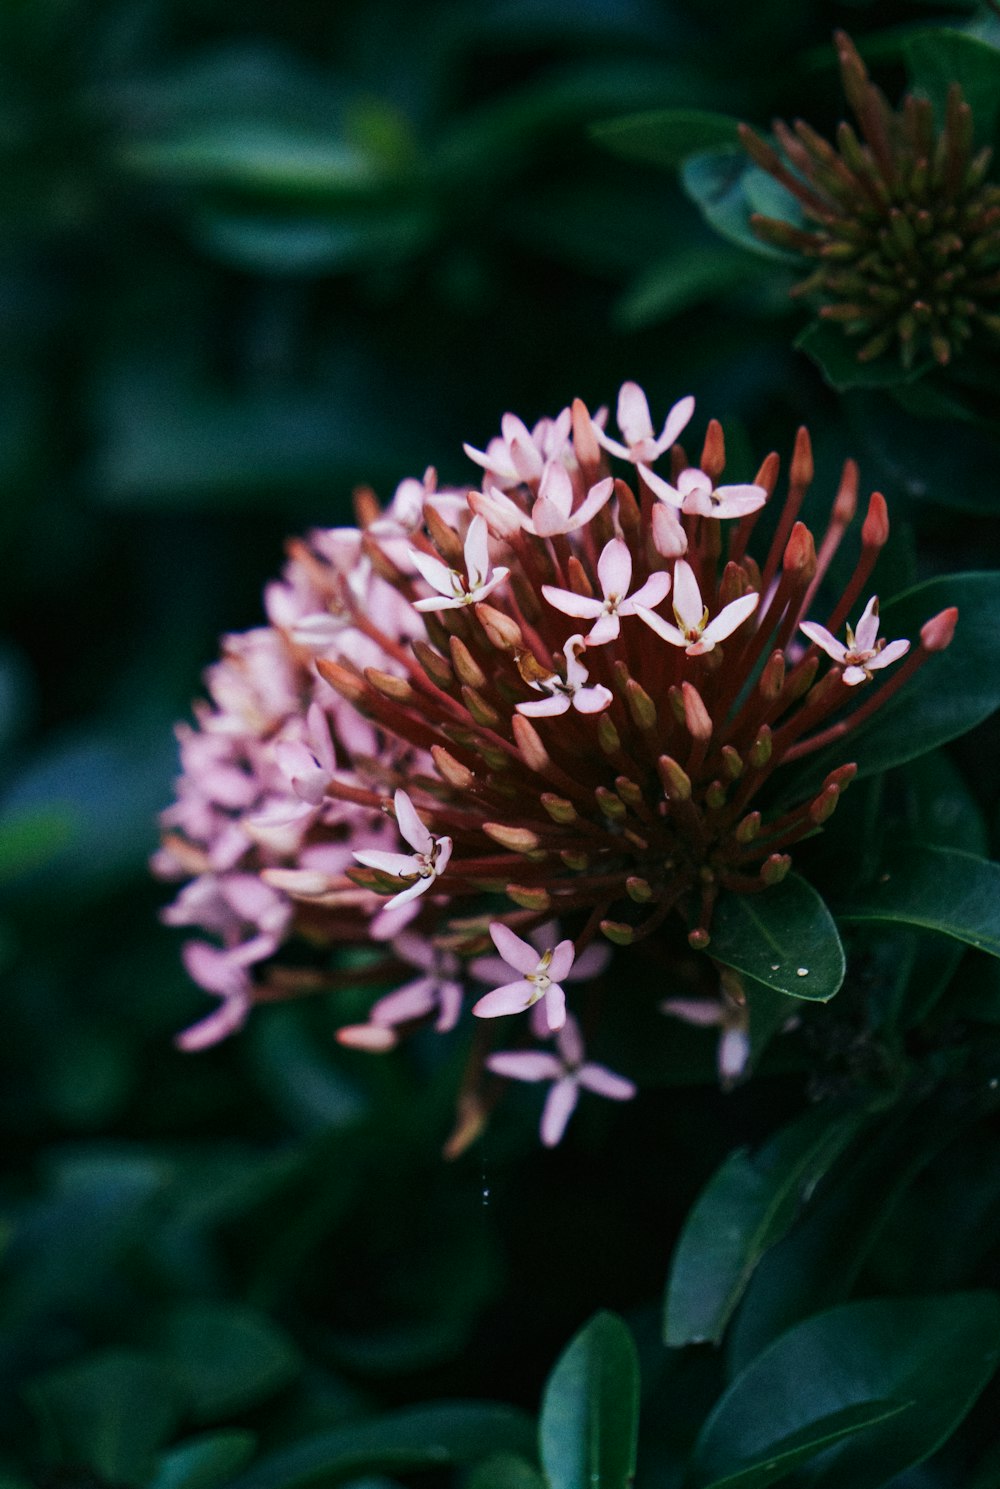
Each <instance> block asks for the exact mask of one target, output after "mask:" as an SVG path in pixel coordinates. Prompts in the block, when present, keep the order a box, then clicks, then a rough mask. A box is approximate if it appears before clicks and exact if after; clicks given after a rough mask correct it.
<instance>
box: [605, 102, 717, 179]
mask: <svg viewBox="0 0 1000 1489" xmlns="http://www.w3.org/2000/svg"><path fill="white" fill-rule="evenodd" d="M736 126H737V120H735V119H732V118H730V117H729V116H728V115H727V114H715V113H712V112H711V110H708V109H650V110H648V111H647V112H644V113H641V114H627V115H625V117H624V118H622V119H608V120H605V121H602V122H601V123H600V124H592V125H591V128H590V133H591V134H592V135H593V137H594V139H595V140H597V142H598V143H599V144H601V145H604V146H606V147H607V149H609V150H612V151H613V152H614V153H615V154H616V155H626V156H628V157H629V158H630V159H631V160H642V161H645V162H647V163H648V164H649V165H659V166H663V167H664V168H665V169H667V170H675V169H676V168H677V166H679V165H681V164H682V162H683V161H684V160H685V159H686V158H687V156H689V155H693V154H694V153H695V152H696V151H701V150H716V149H719V148H721V147H722V146H723V145H729V146H736V145H737V144H738V141H739V136H738V135H737V133H736Z"/></svg>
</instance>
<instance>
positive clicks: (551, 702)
mask: <svg viewBox="0 0 1000 1489" xmlns="http://www.w3.org/2000/svg"><path fill="white" fill-rule="evenodd" d="M584 650H586V642H585V641H584V639H583V637H582V636H571V637H570V638H569V640H568V641H567V642H566V647H565V653H566V679H565V681H563V679H562V678H561V677H560V676H559V674H558V672H553V674H552V676H551V677H542V678H539V679H538V680H537V681H536V682H529V684H528V686H529V687H532V688H534V689H535V691H536V693H545V694H547V695H548V696H547V697H545V698H539V699H538V701H537V703H519V704H518V705H517V711H518V713H523V714H526V715H527V717H528V718H529V719H544V718H555V717H556V716H557V715H558V714H563V713H566V712H567V711H568V710H569V708H570V707H571V706H572V707H573V708H575V709H576V711H577V713H602V712H603V710H604V709H606V708H607V707H608V705H609V704H610V702H611V700H612V698H613V696H614V695H613V694H612V692H611V689H610V688H606V687H605V686H604V685H603V683H597V684H596V686H594V687H592V688H588V687H587V686H586V682H587V678H588V676H589V673H588V671H587V669H586V667H585V666H584V665H583V663H582V662H581V661H580V653H581V652H582V651H584Z"/></svg>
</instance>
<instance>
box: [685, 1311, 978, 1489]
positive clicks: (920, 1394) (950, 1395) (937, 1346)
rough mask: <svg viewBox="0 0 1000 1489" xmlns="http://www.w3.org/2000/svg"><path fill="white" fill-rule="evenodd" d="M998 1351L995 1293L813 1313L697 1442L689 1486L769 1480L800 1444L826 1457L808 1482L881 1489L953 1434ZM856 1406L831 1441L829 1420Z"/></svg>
mask: <svg viewBox="0 0 1000 1489" xmlns="http://www.w3.org/2000/svg"><path fill="white" fill-rule="evenodd" d="M998 1358H1000V1303H998V1300H997V1298H996V1297H995V1295H994V1294H992V1293H958V1294H952V1295H950V1296H947V1297H936V1298H899V1299H896V1298H893V1299H874V1300H866V1301H864V1302H859V1303H847V1304H844V1305H843V1306H842V1307H839V1308H834V1309H831V1310H830V1311H829V1312H827V1313H821V1314H819V1315H817V1316H815V1317H813V1318H809V1319H806V1320H805V1322H804V1323H801V1324H798V1325H796V1327H795V1328H793V1329H790V1330H789V1331H788V1333H787V1334H783V1335H782V1336H781V1338H780V1339H777V1340H776V1341H775V1342H774V1343H773V1344H772V1345H771V1346H770V1347H769V1348H768V1349H766V1350H765V1351H764V1353H763V1354H762V1355H760V1356H758V1358H757V1359H755V1360H753V1361H752V1362H751V1363H750V1364H749V1365H748V1366H747V1368H746V1369H745V1370H744V1371H743V1372H742V1373H741V1374H740V1375H739V1376H737V1378H736V1379H735V1380H734V1381H733V1383H732V1385H731V1386H730V1387H729V1389H728V1390H727V1391H726V1392H725V1394H724V1395H723V1396H722V1398H721V1400H720V1401H719V1402H718V1404H717V1406H716V1407H715V1410H714V1411H713V1412H712V1414H711V1416H710V1417H709V1419H708V1421H707V1422H706V1423H705V1426H704V1428H703V1429H702V1432H701V1435H700V1437H699V1439H698V1443H697V1445H696V1447H695V1451H694V1455H693V1469H694V1473H693V1475H692V1484H693V1486H696V1489H709V1486H716V1485H722V1484H727V1485H728V1484H733V1485H735V1484H737V1483H738V1484H740V1485H741V1489H750V1486H758V1485H763V1484H767V1483H770V1482H773V1479H774V1478H775V1477H777V1475H775V1474H769V1472H768V1465H769V1464H770V1463H771V1462H772V1461H773V1458H774V1455H775V1454H776V1453H780V1452H782V1451H788V1449H789V1444H790V1443H792V1444H793V1445H794V1446H793V1447H792V1451H794V1453H795V1454H796V1461H800V1462H801V1460H802V1458H803V1457H805V1456H806V1454H807V1453H809V1455H810V1456H814V1455H815V1454H817V1453H821V1454H822V1456H821V1457H819V1458H814V1461H813V1463H812V1465H811V1467H810V1468H809V1469H807V1470H804V1471H803V1472H802V1480H801V1482H802V1483H803V1484H804V1485H805V1484H808V1485H809V1486H810V1489H821V1486H822V1489H835V1486H836V1489H840V1486H843V1485H847V1484H849V1485H850V1486H851V1489H880V1486H882V1485H884V1484H885V1483H886V1482H887V1481H888V1480H889V1479H891V1478H893V1476H894V1475H895V1474H898V1473H901V1472H902V1471H903V1470H904V1469H905V1468H908V1467H910V1466H911V1465H912V1464H914V1463H919V1462H921V1461H922V1460H923V1459H924V1458H926V1457H927V1456H928V1454H929V1453H932V1452H933V1451H934V1450H935V1449H936V1448H937V1447H939V1446H940V1444H941V1443H942V1442H944V1441H945V1440H946V1439H947V1438H948V1437H949V1436H950V1435H951V1433H952V1432H953V1431H954V1429H955V1427H956V1426H957V1425H958V1424H959V1422H960V1421H961V1420H962V1418H963V1417H964V1416H965V1414H966V1413H967V1412H968V1410H969V1408H970V1407H971V1406H972V1404H973V1402H974V1401H975V1399H976V1397H977V1396H978V1395H979V1393H980V1391H981V1390H982V1388H983V1386H984V1385H985V1384H986V1382H987V1380H988V1379H989V1377H990V1375H991V1374H992V1373H993V1370H994V1369H995V1367H996V1363H997V1360H998ZM893 1404H894V1405H895V1407H896V1410H891V1407H892V1406H893ZM901 1407H906V1408H907V1409H904V1410H900V1409H899V1408H901ZM852 1410H853V1411H855V1412H856V1413H857V1417H856V1418H855V1420H854V1421H853V1423H852V1422H851V1421H850V1420H849V1419H848V1420H847V1421H845V1420H844V1419H843V1418H841V1428H842V1431H841V1441H840V1442H839V1443H835V1445H834V1446H832V1447H831V1446H830V1445H829V1444H830V1431H831V1426H832V1425H833V1424H834V1423H835V1422H836V1420H837V1418H838V1416H839V1415H840V1414H841V1413H845V1412H850V1411H852ZM868 1412H870V1413H871V1415H870V1416H869V1417H868V1422H867V1425H866V1423H865V1416H866V1413H868ZM845 1433H846V1434H849V1435H844V1434H845ZM810 1436H811V1437H812V1448H811V1449H809V1447H808V1444H809V1439H810ZM791 1466H792V1465H791V1463H789V1464H788V1467H791ZM751 1470H753V1472H750V1471H751Z"/></svg>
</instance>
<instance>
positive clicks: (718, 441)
mask: <svg viewBox="0 0 1000 1489" xmlns="http://www.w3.org/2000/svg"><path fill="white" fill-rule="evenodd" d="M701 468H702V470H703V471H704V472H705V474H706V476H708V478H709V480H710V481H711V483H712V485H713V486H715V485H717V484H718V480H719V477H720V476H721V475H722V472H723V471H724V470H725V468H726V437H725V435H724V434H723V432H722V425H721V424H720V423H719V421H718V419H709V421H708V428H707V429H706V431H705V443H704V445H703V446H702V449H701Z"/></svg>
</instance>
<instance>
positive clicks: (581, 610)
mask: <svg viewBox="0 0 1000 1489" xmlns="http://www.w3.org/2000/svg"><path fill="white" fill-rule="evenodd" d="M542 594H543V595H544V596H545V598H546V599H547V600H548V602H549V604H550V605H554V606H555V608H556V609H557V610H561V611H562V613H563V615H572V616H576V617H579V618H580V619H581V620H593V618H594V616H595V615H600V614H601V612H602V611H603V609H604V604H603V601H601V600H596V599H594V598H593V596H587V595H578V594H574V592H573V590H571V589H557V588H556V586H555V585H554V584H543V585H542Z"/></svg>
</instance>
